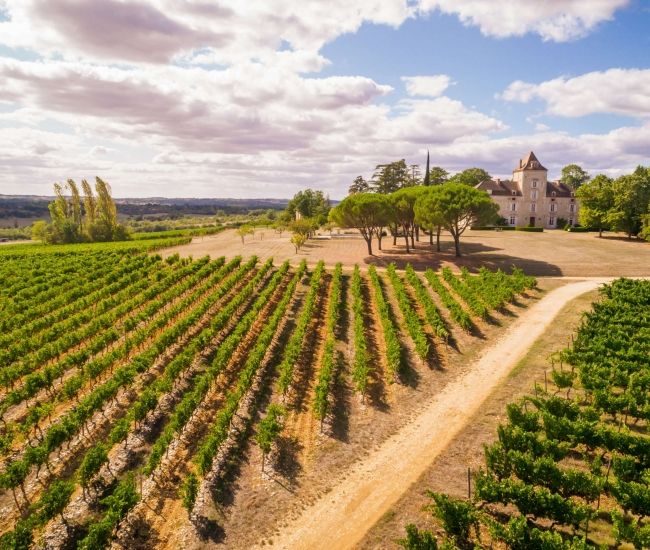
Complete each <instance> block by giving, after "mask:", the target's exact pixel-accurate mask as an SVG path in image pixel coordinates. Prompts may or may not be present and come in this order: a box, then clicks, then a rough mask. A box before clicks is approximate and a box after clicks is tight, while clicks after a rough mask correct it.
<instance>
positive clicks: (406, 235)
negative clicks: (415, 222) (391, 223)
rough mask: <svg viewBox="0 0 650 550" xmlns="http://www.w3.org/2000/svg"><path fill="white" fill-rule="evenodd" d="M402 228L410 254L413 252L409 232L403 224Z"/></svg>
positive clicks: (407, 250) (407, 251)
mask: <svg viewBox="0 0 650 550" xmlns="http://www.w3.org/2000/svg"><path fill="white" fill-rule="evenodd" d="M402 229H403V230H404V242H405V243H406V253H407V254H408V253H409V252H411V249H410V248H409V232H408V231H407V230H406V227H404V226H402Z"/></svg>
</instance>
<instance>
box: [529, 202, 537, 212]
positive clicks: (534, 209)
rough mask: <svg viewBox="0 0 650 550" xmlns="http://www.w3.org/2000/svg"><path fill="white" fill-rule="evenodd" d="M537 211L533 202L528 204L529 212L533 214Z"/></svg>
mask: <svg viewBox="0 0 650 550" xmlns="http://www.w3.org/2000/svg"><path fill="white" fill-rule="evenodd" d="M536 210H537V205H536V204H535V203H534V202H531V203H530V211H531V212H535V211H536Z"/></svg>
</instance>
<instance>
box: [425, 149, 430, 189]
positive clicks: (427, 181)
mask: <svg viewBox="0 0 650 550" xmlns="http://www.w3.org/2000/svg"><path fill="white" fill-rule="evenodd" d="M424 185H427V186H429V185H431V176H430V174H429V149H427V169H426V170H425V172H424Z"/></svg>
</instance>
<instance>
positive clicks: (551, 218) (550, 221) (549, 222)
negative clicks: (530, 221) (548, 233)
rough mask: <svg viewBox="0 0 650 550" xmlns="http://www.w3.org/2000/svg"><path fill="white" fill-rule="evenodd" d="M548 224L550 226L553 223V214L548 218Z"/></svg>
mask: <svg viewBox="0 0 650 550" xmlns="http://www.w3.org/2000/svg"><path fill="white" fill-rule="evenodd" d="M548 224H549V225H551V226H553V225H555V218H554V217H553V216H551V217H550V218H549V219H548Z"/></svg>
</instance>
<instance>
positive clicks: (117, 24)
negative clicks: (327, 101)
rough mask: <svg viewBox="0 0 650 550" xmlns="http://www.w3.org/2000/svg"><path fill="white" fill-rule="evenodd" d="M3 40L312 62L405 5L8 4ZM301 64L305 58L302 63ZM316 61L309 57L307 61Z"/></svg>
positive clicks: (334, 1) (82, 52) (91, 50)
mask: <svg viewBox="0 0 650 550" xmlns="http://www.w3.org/2000/svg"><path fill="white" fill-rule="evenodd" d="M5 3H6V8H7V12H8V13H9V15H10V20H9V21H5V22H0V42H2V43H4V44H6V45H8V46H10V47H26V48H29V49H32V50H36V51H38V52H40V53H48V54H54V53H57V54H60V55H63V56H64V57H66V58H69V59H76V58H82V57H83V58H86V59H88V58H93V59H97V60H109V61H127V62H136V63H137V62H152V63H165V62H167V61H169V60H170V59H172V58H183V59H184V60H191V59H192V58H193V57H194V55H195V54H196V55H197V56H198V59H199V61H200V62H201V63H206V62H210V63H217V64H233V63H237V62H240V61H242V60H249V59H253V58H256V59H262V58H264V57H266V56H268V55H272V54H273V52H276V51H277V50H278V49H280V46H281V45H282V44H283V42H284V43H286V44H288V45H289V46H290V49H291V50H296V51H301V52H303V55H304V56H307V57H309V56H311V57H312V58H313V56H315V55H316V53H317V52H318V51H319V50H320V48H321V47H322V46H323V45H324V44H325V43H327V42H329V41H330V40H333V39H335V38H336V37H338V36H340V35H341V34H344V33H348V32H355V31H356V30H358V28H359V27H360V26H361V25H362V24H363V23H364V22H369V23H375V24H385V25H390V26H399V25H401V24H402V23H403V22H404V21H405V20H406V19H407V18H409V17H410V16H411V15H412V14H413V8H411V7H409V5H408V2H407V0H364V1H360V2H349V1H348V0H330V1H329V2H305V3H303V4H301V5H300V9H297V7H296V4H295V2H294V1H293V0H275V1H272V2H265V1H250V2H228V3H227V4H226V5H225V6H222V5H218V4H216V3H212V2H207V1H206V0H148V1H144V0H5ZM303 62H304V59H303ZM312 62H313V59H312Z"/></svg>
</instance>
